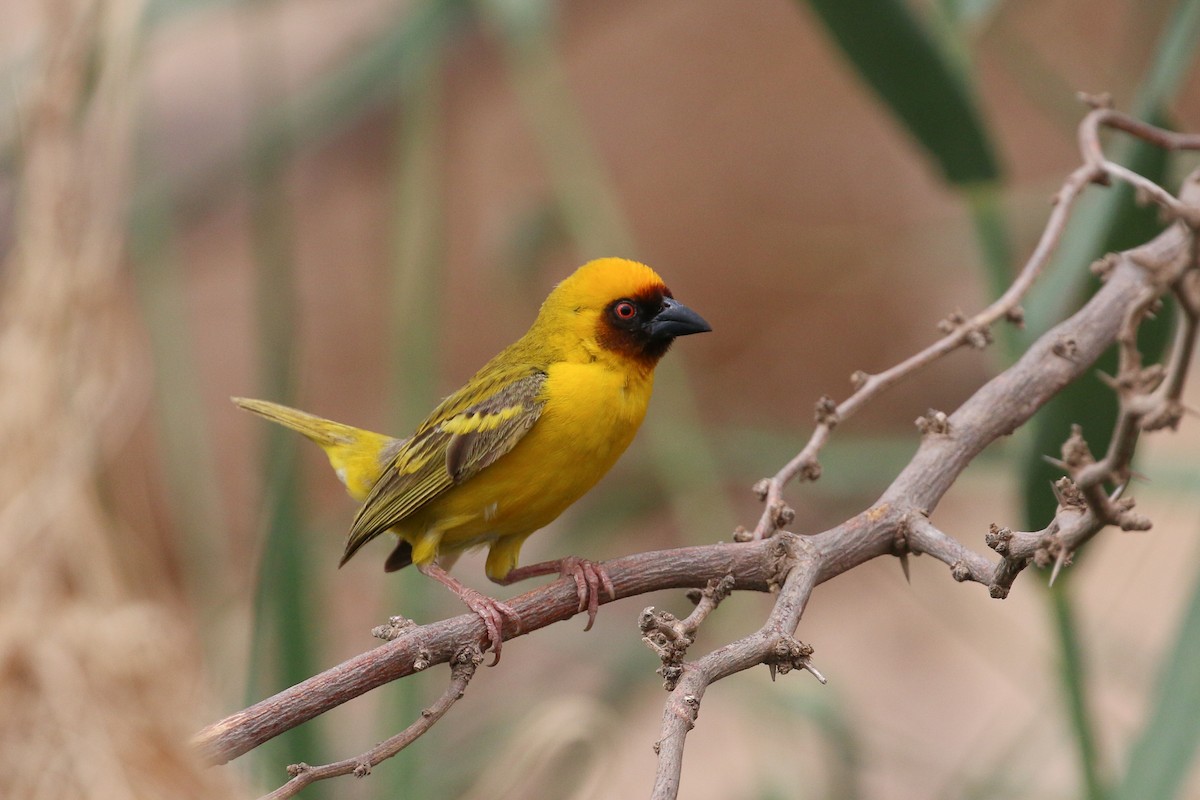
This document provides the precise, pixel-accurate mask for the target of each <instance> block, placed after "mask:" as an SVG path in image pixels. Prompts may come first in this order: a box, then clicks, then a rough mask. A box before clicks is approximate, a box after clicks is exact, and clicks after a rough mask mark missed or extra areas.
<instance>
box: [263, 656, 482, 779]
mask: <svg viewBox="0 0 1200 800" xmlns="http://www.w3.org/2000/svg"><path fill="white" fill-rule="evenodd" d="M481 663H483V653H482V652H481V651H480V650H479V648H478V647H477V646H475V645H471V646H469V647H464V648H463V649H462V650H460V651H459V652H458V654H457V655H455V657H454V658H453V659H452V660H451V662H450V685H449V686H447V687H446V691H444V692H442V695H441V697H439V698H438V699H437V700H435V701H434V702H433V704H432V705H430V706H429V708H426V709H424V710H423V711H422V712H421V716H420V717H418V718H417V719H416V721H415V722H413V724H411V725H409V726H408V727H407V728H405V729H404V730H402V731H401V732H400V733H397V734H396V735H395V736H392V737H390V738H388V739H385V740H384V741H382V742H380V743H379V744H377V745H375V746H374V747H372V748H371V749H370V750H368V751H367V752H365V753H363V754H361V755H358V756H355V757H354V758H347V759H343V760H342V761H335V762H333V763H331V764H323V765H321V766H319V767H310V766H309V765H308V764H304V763H300V764H292V765H290V766H289V767H288V768H287V771H288V774H290V775H291V776H292V779H291V780H290V781H288V782H287V783H285V784H283V785H282V786H280V787H279V788H278V789H276V790H275V791H273V792H271V793H270V794H268V795H264V796H263V797H262V798H261V799H260V800H284V798H287V797H295V796H296V795H297V794H299V793H300V790H302V789H303V788H304V787H305V786H308V785H309V784H310V783H316V782H317V781H323V780H325V779H327V778H336V777H338V776H340V775H350V774H353V775H354V776H355V777H356V778H364V777H366V776H367V775H370V774H371V769H372V768H373V767H374V766H375V765H376V764H379V763H380V762H381V761H386V760H387V759H389V758H391V757H392V756H394V755H396V754H397V753H399V752H400V751H401V750H403V749H404V748H406V747H408V746H409V745H410V744H412V743H413V742H415V741H416V740H417V739H419V738H420V737H421V736H423V735H424V734H425V732H426V731H428V730H429V729H430V728H432V727H433V726H434V725H435V724H436V723H437V721H438V720H440V719H441V718H442V717H443V716H445V714H446V712H447V711H449V710H450V706H452V705H454V704H455V703H456V702H458V700H459V699H460V698H462V696H463V693H465V692H466V690H467V684H468V683H470V682H471V678H473V677H474V676H475V670H476V669H478V668H479V665H480V664H481Z"/></svg>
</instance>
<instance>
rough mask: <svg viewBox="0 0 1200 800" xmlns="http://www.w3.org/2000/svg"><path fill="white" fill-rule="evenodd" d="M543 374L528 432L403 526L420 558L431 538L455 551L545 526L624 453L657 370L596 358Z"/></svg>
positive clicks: (552, 368)
mask: <svg viewBox="0 0 1200 800" xmlns="http://www.w3.org/2000/svg"><path fill="white" fill-rule="evenodd" d="M546 374H547V379H546V383H545V387H544V393H545V406H544V408H543V410H542V414H541V416H540V417H539V419H538V421H537V423H535V424H534V426H533V428H532V429H531V430H530V431H529V433H527V434H526V435H525V436H524V438H522V439H521V441H520V442H518V443H517V444H516V446H515V447H513V449H512V450H511V451H510V452H509V453H507V454H505V455H504V456H502V457H501V458H500V459H498V460H497V461H496V462H495V463H494V464H492V465H490V466H488V467H487V468H486V469H484V470H483V471H482V472H480V473H479V474H478V475H475V476H474V477H472V478H471V479H469V480H468V481H466V482H465V483H463V484H462V485H460V486H455V487H454V488H452V489H450V490H448V491H446V492H445V493H444V494H442V495H441V496H439V497H438V498H437V499H435V500H433V501H431V502H429V503H428V504H426V505H425V506H424V507H423V508H421V509H420V510H419V511H418V512H416V513H414V514H413V515H412V516H411V517H410V518H409V519H406V520H405V521H404V522H403V523H401V524H400V525H399V526H398V532H399V533H400V534H401V535H402V536H404V537H405V538H407V539H409V540H410V541H411V542H412V543H413V544H414V546H415V551H414V557H415V560H417V561H418V563H420V560H421V559H420V556H422V555H425V553H423V552H421V551H424V550H427V548H428V545H433V547H435V548H437V549H440V550H443V551H445V550H457V549H461V548H463V547H471V546H473V545H477V544H484V543H486V542H490V541H494V540H496V539H499V538H504V537H510V536H521V537H523V536H524V535H526V534H529V533H532V532H533V531H535V530H537V529H538V528H541V527H543V526H545V525H548V524H549V523H550V522H552V521H553V520H554V519H555V518H557V517H558V515H559V514H561V513H562V512H563V511H564V510H565V509H566V508H567V506H569V505H571V504H572V503H574V502H575V501H576V500H578V499H579V498H580V497H581V496H582V495H583V494H584V493H585V492H587V490H588V489H590V488H592V486H594V485H595V484H596V482H597V481H598V480H600V478H601V477H603V475H604V474H605V473H606V472H607V471H608V470H609V468H610V467H612V465H613V463H614V462H615V461H616V460H617V458H618V457H620V455H621V453H623V452H625V449H626V448H627V447H628V446H629V443H630V442H631V441H632V440H633V437H634V434H635V433H637V429H638V427H639V426H640V425H641V423H642V419H643V417H644V416H645V414H646V406H647V404H648V403H649V400H650V393H651V390H652V388H653V374H652V373H650V372H644V373H643V372H642V371H636V370H635V371H628V370H624V369H621V368H615V367H614V366H613V365H612V364H611V363H605V362H603V361H596V362H591V363H573V362H558V363H555V364H552V365H551V366H550V367H549V368H548V369H547V370H546ZM426 534H432V535H433V536H436V537H437V538H438V540H439V541H438V542H437V544H434V543H433V542H429V541H428V538H429V537H428V536H427V535H426ZM422 539H425V540H426V542H427V546H426V547H422V541H421V540H422ZM428 555H429V557H433V556H434V555H436V553H429V554H428Z"/></svg>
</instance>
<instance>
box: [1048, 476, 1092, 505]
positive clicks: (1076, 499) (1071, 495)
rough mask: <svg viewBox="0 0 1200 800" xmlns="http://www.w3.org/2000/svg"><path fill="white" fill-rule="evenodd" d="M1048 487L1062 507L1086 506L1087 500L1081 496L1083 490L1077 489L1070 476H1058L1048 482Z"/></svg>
mask: <svg viewBox="0 0 1200 800" xmlns="http://www.w3.org/2000/svg"><path fill="white" fill-rule="evenodd" d="M1050 487H1051V488H1052V489H1053V490H1054V497H1055V498H1056V499H1057V500H1058V504H1059V505H1060V506H1062V507H1063V508H1071V509H1081V508H1087V501H1086V500H1085V499H1084V497H1083V492H1081V491H1079V487H1078V486H1076V485H1075V481H1073V480H1071V479H1070V478H1066V477H1063V478H1059V479H1058V480H1056V481H1054V483H1052V484H1050Z"/></svg>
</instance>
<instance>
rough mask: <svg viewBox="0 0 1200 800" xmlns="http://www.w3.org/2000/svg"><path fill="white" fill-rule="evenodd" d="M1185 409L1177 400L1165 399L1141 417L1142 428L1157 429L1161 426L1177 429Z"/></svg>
mask: <svg viewBox="0 0 1200 800" xmlns="http://www.w3.org/2000/svg"><path fill="white" fill-rule="evenodd" d="M1186 410H1187V409H1186V408H1185V407H1184V405H1183V403H1181V402H1179V401H1178V400H1173V399H1172V400H1167V401H1165V402H1163V403H1162V404H1161V405H1159V407H1158V408H1157V409H1155V410H1154V411H1151V412H1150V413H1149V414H1147V415H1146V416H1144V417H1142V430H1144V431H1159V430H1162V429H1163V428H1170V429H1171V430H1173V431H1174V430H1178V429H1179V423H1180V422H1181V421H1182V420H1183V414H1184V411H1186Z"/></svg>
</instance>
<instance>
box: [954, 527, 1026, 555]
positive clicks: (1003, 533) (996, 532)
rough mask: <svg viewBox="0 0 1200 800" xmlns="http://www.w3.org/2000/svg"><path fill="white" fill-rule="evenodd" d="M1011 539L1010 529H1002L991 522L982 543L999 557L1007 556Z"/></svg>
mask: <svg viewBox="0 0 1200 800" xmlns="http://www.w3.org/2000/svg"><path fill="white" fill-rule="evenodd" d="M1012 538H1013V532H1012V529H1010V528H1002V527H1000V526H999V525H997V524H996V523H994V522H993V523H992V524H991V525H990V526H989V527H988V532H987V534H985V535H984V537H983V541H984V542H985V543H986V544H987V546H988V547H990V548H992V549H993V550H995V551H996V552H997V553H999V554H1000V555H1002V556H1007V555H1008V554H1009V549H1010V545H1011V544H1012ZM959 563H962V562H959Z"/></svg>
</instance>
